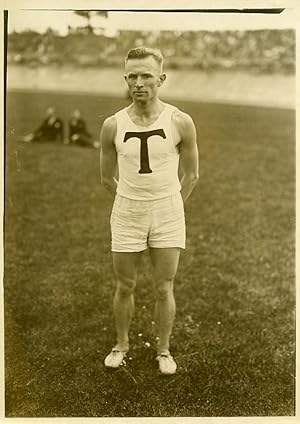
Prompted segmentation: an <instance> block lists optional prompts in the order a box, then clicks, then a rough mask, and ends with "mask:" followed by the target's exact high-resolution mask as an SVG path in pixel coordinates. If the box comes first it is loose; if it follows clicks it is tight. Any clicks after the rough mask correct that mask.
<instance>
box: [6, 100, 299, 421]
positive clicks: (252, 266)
mask: <svg viewBox="0 0 300 424" xmlns="http://www.w3.org/2000/svg"><path fill="white" fill-rule="evenodd" d="M50 104H53V105H55V106H57V109H58V111H59V113H60V115H61V116H62V117H63V118H64V119H66V118H67V117H68V116H69V113H70V111H71V110H72V109H74V108H75V107H78V106H79V107H80V108H81V110H82V112H83V114H84V115H85V117H86V118H87V121H88V126H89V127H90V129H91V130H92V131H93V132H94V134H95V135H96V134H97V133H98V132H99V129H100V126H101V123H102V122H103V119H104V117H105V116H107V115H109V114H111V113H113V112H114V111H115V110H118V109H120V108H122V107H123V106H124V105H125V104H126V101H125V100H122V99H119V100H118V99H107V98H99V97H96V96H79V95H78V96H77V95H59V94H50V93H39V94H38V93H35V94H33V93H31V94H29V93H10V94H9V95H8V99H7V113H8V120H7V140H6V191H5V281H4V284H5V288H4V300H5V365H6V367H5V368H6V391H5V398H6V416H7V417H54V416H60V417H63V416H65V417H66V416H69V417H71V416H78V417H80V416H87V417H96V416H99V417H103V416H109V417H111V416H112V417H113V416H115V417H125V416H128V417H129V416H132V417H137V416H157V417H166V416H276V415H294V407H295V399H294V396H295V393H294V390H295V287H294V279H295V275H294V265H295V263H294V253H295V252H294V243H295V237H294V231H295V210H294V209H295V204H294V203H295V200H294V195H295V146H294V143H295V140H294V138H295V137H294V131H295V117H294V112H292V111H288V110H277V109H264V108H254V107H237V106H228V105H226V106H225V105H215V104H198V103H183V102H177V103H176V105H177V106H179V107H180V108H182V109H184V110H185V111H186V112H188V113H190V114H191V115H192V116H193V118H194V120H195V123H196V126H197V131H198V135H199V147H200V155H201V172H200V177H201V178H200V182H199V184H198V186H197V188H196V189H195V193H194V195H193V197H192V198H191V199H190V200H189V201H188V203H187V205H186V218H187V226H188V241H187V249H186V251H185V252H184V253H183V254H182V258H181V263H180V267H179V270H178V274H177V279H176V288H175V291H176V299H177V318H176V323H175V327H174V334H173V338H172V353H173V355H174V357H175V358H176V360H177V363H178V372H177V374H176V375H174V376H172V377H170V378H166V377H162V376H160V375H159V373H158V370H157V363H156V361H155V360H154V357H155V350H154V346H155V334H154V333H153V329H152V327H153V326H152V324H151V321H152V310H153V305H154V296H153V291H152V283H151V278H150V275H149V269H150V265H149V260H148V257H147V253H146V254H145V258H144V268H143V272H142V274H141V276H140V279H139V283H138V287H137V291H136V315H135V318H134V321H133V325H132V331H131V339H132V349H131V354H130V357H131V358H132V359H131V360H128V361H127V366H126V367H122V368H121V369H120V370H117V371H115V372H109V371H107V370H106V369H105V368H104V365H103V359H104V357H105V355H106V354H107V353H108V352H109V350H110V348H111V347H112V346H113V344H114V341H115V334H114V326H113V321H112V317H111V302H112V296H113V287H114V283H113V275H112V264H111V256H110V233H109V214H110V208H111V206H112V199H111V198H110V197H109V195H108V194H107V193H106V192H105V191H104V189H103V188H102V187H101V186H100V183H99V170H98V162H99V160H98V151H96V150H93V149H83V148H79V147H78V148H77V147H70V146H65V145H55V144H50V143H49V144H44V145H43V144H35V145H32V144H25V143H18V142H17V141H16V137H17V136H18V135H20V134H23V133H25V132H27V131H30V130H32V128H34V127H36V126H37V124H38V123H39V121H40V119H41V117H42V116H43V113H44V109H45V107H46V106H47V105H50ZM139 333H142V336H141V337H140V336H138V334H139ZM146 341H147V342H149V343H150V344H151V346H150V347H148V348H147V347H145V345H144V343H145V342H146Z"/></svg>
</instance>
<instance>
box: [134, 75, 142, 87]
mask: <svg viewBox="0 0 300 424" xmlns="http://www.w3.org/2000/svg"><path fill="white" fill-rule="evenodd" d="M135 85H136V87H142V86H143V85H144V82H143V78H142V77H140V76H138V77H137V79H136V82H135Z"/></svg>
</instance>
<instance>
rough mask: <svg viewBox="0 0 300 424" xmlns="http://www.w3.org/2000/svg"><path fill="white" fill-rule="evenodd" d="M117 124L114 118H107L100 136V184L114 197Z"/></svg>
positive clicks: (115, 186)
mask: <svg viewBox="0 0 300 424" xmlns="http://www.w3.org/2000/svg"><path fill="white" fill-rule="evenodd" d="M116 128H117V123H116V119H115V118H114V117H110V118H107V119H106V120H105V121H104V123H103V126H102V130H101V134H100V146H101V147H100V175H101V184H103V186H104V187H105V188H106V189H107V190H108V191H109V192H110V193H111V194H112V195H113V196H114V195H115V194H116V190H117V184H118V182H117V180H116V178H115V176H116V169H117V152H116V148H115V144H114V138H115V134H116Z"/></svg>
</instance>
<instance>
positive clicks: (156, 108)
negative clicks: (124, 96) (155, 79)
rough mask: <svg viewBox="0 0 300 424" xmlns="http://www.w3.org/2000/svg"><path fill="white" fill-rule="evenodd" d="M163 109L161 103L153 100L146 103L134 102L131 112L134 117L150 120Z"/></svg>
mask: <svg viewBox="0 0 300 424" xmlns="http://www.w3.org/2000/svg"><path fill="white" fill-rule="evenodd" d="M162 109H163V103H162V102H161V101H160V100H159V98H155V99H153V100H151V101H149V102H147V103H142V102H137V101H134V102H133V104H132V111H133V113H134V114H135V115H137V116H140V117H144V118H150V117H151V116H153V115H156V114H158V113H160V112H161V111H162Z"/></svg>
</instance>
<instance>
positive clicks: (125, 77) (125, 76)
mask: <svg viewBox="0 0 300 424" xmlns="http://www.w3.org/2000/svg"><path fill="white" fill-rule="evenodd" d="M124 79H125V81H126V82H127V75H126V74H124Z"/></svg>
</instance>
